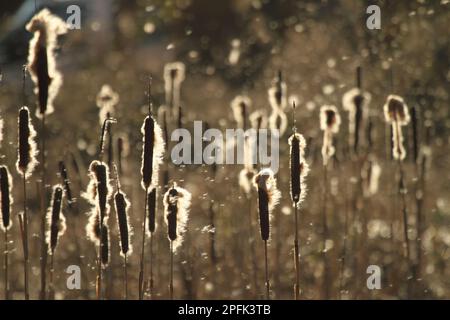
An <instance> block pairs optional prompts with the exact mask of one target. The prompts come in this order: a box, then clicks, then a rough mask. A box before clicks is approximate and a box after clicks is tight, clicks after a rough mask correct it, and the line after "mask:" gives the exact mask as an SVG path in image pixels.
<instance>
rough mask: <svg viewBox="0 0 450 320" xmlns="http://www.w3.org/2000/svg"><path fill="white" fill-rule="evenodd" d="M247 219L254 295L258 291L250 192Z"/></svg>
mask: <svg viewBox="0 0 450 320" xmlns="http://www.w3.org/2000/svg"><path fill="white" fill-rule="evenodd" d="M248 211H249V212H248V219H249V243H250V258H251V260H252V276H253V290H254V292H255V295H257V292H258V276H257V275H258V263H257V261H256V253H255V251H256V250H255V223H254V219H252V194H251V193H250V199H249V204H248Z"/></svg>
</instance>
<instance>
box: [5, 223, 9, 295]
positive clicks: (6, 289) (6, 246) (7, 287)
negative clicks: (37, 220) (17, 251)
mask: <svg viewBox="0 0 450 320" xmlns="http://www.w3.org/2000/svg"><path fill="white" fill-rule="evenodd" d="M8 253H9V252H8V229H7V228H6V229H5V252H4V255H5V280H4V282H5V300H8V299H9V282H8Z"/></svg>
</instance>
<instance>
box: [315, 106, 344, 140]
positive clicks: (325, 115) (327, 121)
mask: <svg viewBox="0 0 450 320" xmlns="http://www.w3.org/2000/svg"><path fill="white" fill-rule="evenodd" d="M340 125H341V117H340V115H339V112H338V110H337V108H336V107H335V106H329V105H325V106H322V108H320V129H321V130H323V131H330V132H332V133H333V134H335V133H338V132H339V126H340Z"/></svg>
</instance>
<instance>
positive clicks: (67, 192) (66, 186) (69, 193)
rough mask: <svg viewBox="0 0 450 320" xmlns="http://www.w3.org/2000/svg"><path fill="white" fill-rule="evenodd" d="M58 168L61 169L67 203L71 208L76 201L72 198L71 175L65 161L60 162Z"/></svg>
mask: <svg viewBox="0 0 450 320" xmlns="http://www.w3.org/2000/svg"><path fill="white" fill-rule="evenodd" d="M58 167H59V174H60V176H61V179H62V181H63V186H64V193H65V195H66V197H67V203H68V205H69V208H71V207H72V203H73V200H74V199H73V198H72V190H71V188H70V180H69V175H68V173H67V168H66V165H65V164H64V162H63V161H59V163H58Z"/></svg>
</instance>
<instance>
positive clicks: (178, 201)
mask: <svg viewBox="0 0 450 320" xmlns="http://www.w3.org/2000/svg"><path fill="white" fill-rule="evenodd" d="M190 205H191V193H190V192H189V191H187V190H186V189H183V188H181V187H178V186H177V185H176V184H174V185H173V186H172V188H170V189H169V190H167V192H166V193H165V195H164V215H165V221H166V224H167V233H168V238H169V240H170V241H172V244H173V250H174V251H176V250H177V248H178V247H179V246H180V245H181V244H182V242H183V235H184V233H185V232H186V226H187V222H188V218H189V216H188V214H189V207H190Z"/></svg>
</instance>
